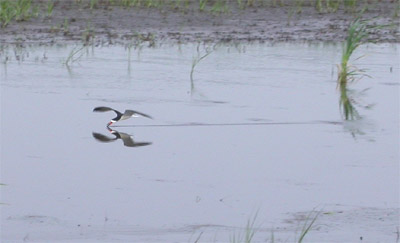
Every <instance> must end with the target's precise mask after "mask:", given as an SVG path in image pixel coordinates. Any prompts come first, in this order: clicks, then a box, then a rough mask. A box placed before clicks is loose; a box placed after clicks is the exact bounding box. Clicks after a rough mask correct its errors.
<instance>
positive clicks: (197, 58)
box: [190, 43, 213, 93]
mask: <svg viewBox="0 0 400 243" xmlns="http://www.w3.org/2000/svg"><path fill="white" fill-rule="evenodd" d="M196 50H197V56H196V57H193V61H192V69H191V70H190V84H191V85H190V87H191V89H190V90H191V92H192V93H193V91H194V80H193V73H194V69H195V67H196V66H197V64H199V62H200V61H201V60H203V59H204V58H206V57H207V56H208V55H210V54H211V53H212V52H213V50H212V49H210V48H205V50H206V53H205V54H204V55H201V54H200V43H199V44H198V45H197V49H196Z"/></svg>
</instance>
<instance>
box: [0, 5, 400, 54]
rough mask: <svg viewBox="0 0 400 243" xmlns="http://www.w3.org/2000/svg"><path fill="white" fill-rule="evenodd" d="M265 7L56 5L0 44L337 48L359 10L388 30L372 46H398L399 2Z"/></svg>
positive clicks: (9, 29) (13, 27) (4, 32)
mask: <svg viewBox="0 0 400 243" xmlns="http://www.w3.org/2000/svg"><path fill="white" fill-rule="evenodd" d="M166 2H167V1H166ZM212 2H213V1H210V3H211V4H212ZM262 2H263V4H258V5H257V6H252V7H245V8H239V7H238V6H237V4H236V1H232V2H228V4H227V6H226V7H224V8H221V9H220V11H219V12H217V11H215V10H214V11H213V10H212V8H211V6H212V5H210V6H208V8H205V9H204V10H201V9H199V3H198V2H197V1H189V4H188V5H187V6H185V7H173V6H172V5H171V6H170V5H168V4H167V3H165V6H161V7H152V8H149V7H144V6H141V7H130V8H123V7H122V6H115V5H114V6H113V5H111V4H108V1H99V2H98V4H97V5H95V6H94V7H92V8H90V6H89V1H56V2H55V5H54V10H53V12H52V14H51V16H50V17H46V16H45V14H39V16H38V17H37V18H30V19H28V20H26V21H20V22H16V21H13V22H11V23H10V24H9V25H8V26H6V27H5V28H0V42H1V43H25V44H26V43H34V44H58V43H65V42H82V41H83V42H90V43H92V44H103V45H104V44H129V43H132V42H137V41H140V42H148V43H149V45H150V46H151V45H154V44H155V43H165V42H173V43H187V42H197V41H199V42H214V43H215V42H254V41H257V42H282V41H306V42H319V41H325V42H326V41H331V42H338V41H343V40H344V39H345V36H346V31H347V27H348V25H349V23H350V22H351V21H352V20H354V19H355V18H356V17H357V15H358V13H359V12H360V11H361V10H364V11H363V14H362V18H364V19H370V20H371V24H373V25H390V26H389V27H387V28H382V29H380V28H378V29H376V30H374V32H373V33H371V35H370V40H373V41H376V42H391V43H399V42H400V33H399V28H398V27H399V23H400V21H399V18H398V17H396V16H397V14H398V13H397V12H398V3H396V1H365V4H366V5H360V6H359V7H358V8H357V9H355V10H353V11H350V10H349V9H345V8H344V7H340V8H339V9H338V10H337V11H335V12H333V11H327V10H322V11H317V10H316V7H315V6H314V5H313V4H312V3H307V1H305V4H304V5H302V6H301V8H300V7H299V6H296V5H295V1H286V2H285V4H281V5H279V4H278V5H273V4H272V3H270V2H268V1H262ZM272 2H273V1H272ZM369 2H370V3H369ZM34 3H37V4H41V5H40V6H43V8H44V6H45V4H46V2H45V1H34ZM78 3H79V4H78ZM367 3H369V4H367ZM42 11H44V10H42Z"/></svg>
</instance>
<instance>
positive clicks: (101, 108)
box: [93, 106, 153, 127]
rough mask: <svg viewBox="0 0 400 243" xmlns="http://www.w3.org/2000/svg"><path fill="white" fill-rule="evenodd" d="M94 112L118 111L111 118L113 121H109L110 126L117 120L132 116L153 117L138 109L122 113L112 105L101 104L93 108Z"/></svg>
mask: <svg viewBox="0 0 400 243" xmlns="http://www.w3.org/2000/svg"><path fill="white" fill-rule="evenodd" d="M93 111H94V112H106V111H114V112H115V113H117V116H116V117H115V118H113V119H111V121H110V122H109V123H107V127H109V126H110V125H111V124H113V123H115V122H117V121H121V120H126V119H129V118H131V117H139V116H143V117H147V118H150V119H153V118H152V117H151V116H149V115H146V114H144V113H141V112H138V111H133V110H125V112H124V113H121V112H119V111H117V110H114V109H112V108H110V107H105V106H99V107H96V108H94V109H93Z"/></svg>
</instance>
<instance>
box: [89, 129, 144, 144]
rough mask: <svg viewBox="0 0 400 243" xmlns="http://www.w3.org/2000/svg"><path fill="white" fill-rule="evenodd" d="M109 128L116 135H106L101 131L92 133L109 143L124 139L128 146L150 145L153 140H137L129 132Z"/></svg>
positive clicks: (97, 138) (98, 138)
mask: <svg viewBox="0 0 400 243" xmlns="http://www.w3.org/2000/svg"><path fill="white" fill-rule="evenodd" d="M107 130H108V131H109V132H110V133H111V134H112V135H114V137H109V136H106V135H103V134H101V133H96V132H93V133H92V135H93V137H94V138H95V139H96V140H97V141H99V142H102V143H109V142H114V141H116V140H118V139H122V141H123V143H124V146H126V147H142V146H147V145H150V144H151V142H135V141H134V140H133V139H132V136H131V135H129V134H127V133H123V132H118V131H116V130H112V129H111V128H109V127H107Z"/></svg>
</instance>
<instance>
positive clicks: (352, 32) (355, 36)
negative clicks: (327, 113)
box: [337, 18, 386, 120]
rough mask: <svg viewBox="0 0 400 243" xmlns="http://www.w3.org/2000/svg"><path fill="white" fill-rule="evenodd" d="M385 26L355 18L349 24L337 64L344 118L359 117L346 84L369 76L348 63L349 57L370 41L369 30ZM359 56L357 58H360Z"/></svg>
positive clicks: (352, 118)
mask: <svg viewBox="0 0 400 243" xmlns="http://www.w3.org/2000/svg"><path fill="white" fill-rule="evenodd" d="M383 27H386V26H369V25H368V21H366V20H361V19H360V18H356V19H355V20H354V21H353V22H352V23H351V24H350V26H349V29H348V33H347V38H346V41H345V42H344V45H343V52H342V59H341V63H340V64H338V79H337V83H338V89H339V91H340V102H339V103H340V104H339V105H340V107H341V110H342V112H343V115H344V118H345V120H354V119H358V118H360V116H359V114H358V112H357V110H356V108H355V107H354V103H355V102H354V99H352V98H351V95H350V92H349V90H348V86H347V85H348V84H349V83H353V82H354V81H357V80H359V79H361V78H362V77H364V76H367V77H369V75H367V74H366V73H365V72H366V70H365V69H359V68H357V67H355V66H353V65H350V63H349V62H350V59H351V57H352V55H353V54H354V51H355V50H356V49H357V48H358V47H359V46H360V45H362V44H365V43H370V42H372V41H370V40H368V37H369V32H370V31H371V30H373V29H379V28H383ZM361 57H363V56H360V57H358V58H356V59H355V60H357V59H360V58H361Z"/></svg>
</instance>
